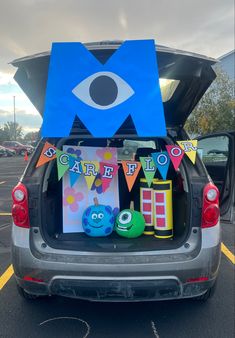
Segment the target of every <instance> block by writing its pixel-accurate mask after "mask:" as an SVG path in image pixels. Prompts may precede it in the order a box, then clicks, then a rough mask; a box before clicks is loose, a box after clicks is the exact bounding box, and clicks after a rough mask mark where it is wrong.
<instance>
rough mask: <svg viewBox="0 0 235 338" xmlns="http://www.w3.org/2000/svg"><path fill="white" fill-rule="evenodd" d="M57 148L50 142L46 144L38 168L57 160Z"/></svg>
mask: <svg viewBox="0 0 235 338" xmlns="http://www.w3.org/2000/svg"><path fill="white" fill-rule="evenodd" d="M56 151H57V149H56V147H54V146H53V145H52V144H50V143H49V142H46V143H45V144H44V147H43V149H42V152H41V155H40V157H39V160H38V162H37V164H36V168H38V167H40V166H41V165H43V164H45V163H47V162H49V161H52V160H54V159H55V158H56Z"/></svg>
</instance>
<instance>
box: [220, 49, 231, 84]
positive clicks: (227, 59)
mask: <svg viewBox="0 0 235 338" xmlns="http://www.w3.org/2000/svg"><path fill="white" fill-rule="evenodd" d="M218 60H219V61H220V66H221V67H222V69H223V71H225V72H226V73H227V74H228V76H229V78H230V80H235V49H234V50H232V51H231V52H228V53H226V54H224V55H222V56H220V57H219V58H218Z"/></svg>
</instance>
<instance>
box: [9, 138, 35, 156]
mask: <svg viewBox="0 0 235 338" xmlns="http://www.w3.org/2000/svg"><path fill="white" fill-rule="evenodd" d="M2 145H3V146H4V147H7V148H8V149H12V150H14V151H15V152H16V154H17V155H21V156H24V154H25V152H26V151H27V153H28V154H32V152H33V151H34V148H33V147H32V146H28V145H23V144H22V143H20V142H17V141H4V142H3V143H2Z"/></svg>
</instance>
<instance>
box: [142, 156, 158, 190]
mask: <svg viewBox="0 0 235 338" xmlns="http://www.w3.org/2000/svg"><path fill="white" fill-rule="evenodd" d="M140 162H141V165H142V169H143V172H144V176H145V178H146V181H147V184H148V187H149V188H150V186H151V184H152V181H153V178H154V175H155V173H156V170H157V167H156V165H155V163H154V161H153V159H152V157H140Z"/></svg>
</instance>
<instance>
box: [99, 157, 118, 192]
mask: <svg viewBox="0 0 235 338" xmlns="http://www.w3.org/2000/svg"><path fill="white" fill-rule="evenodd" d="M118 168H119V167H118V165H117V164H114V163H104V162H100V175H101V181H102V190H103V192H105V191H106V190H107V189H108V188H109V186H110V183H111V182H112V179H113V178H114V176H116V174H117V172H118Z"/></svg>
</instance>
